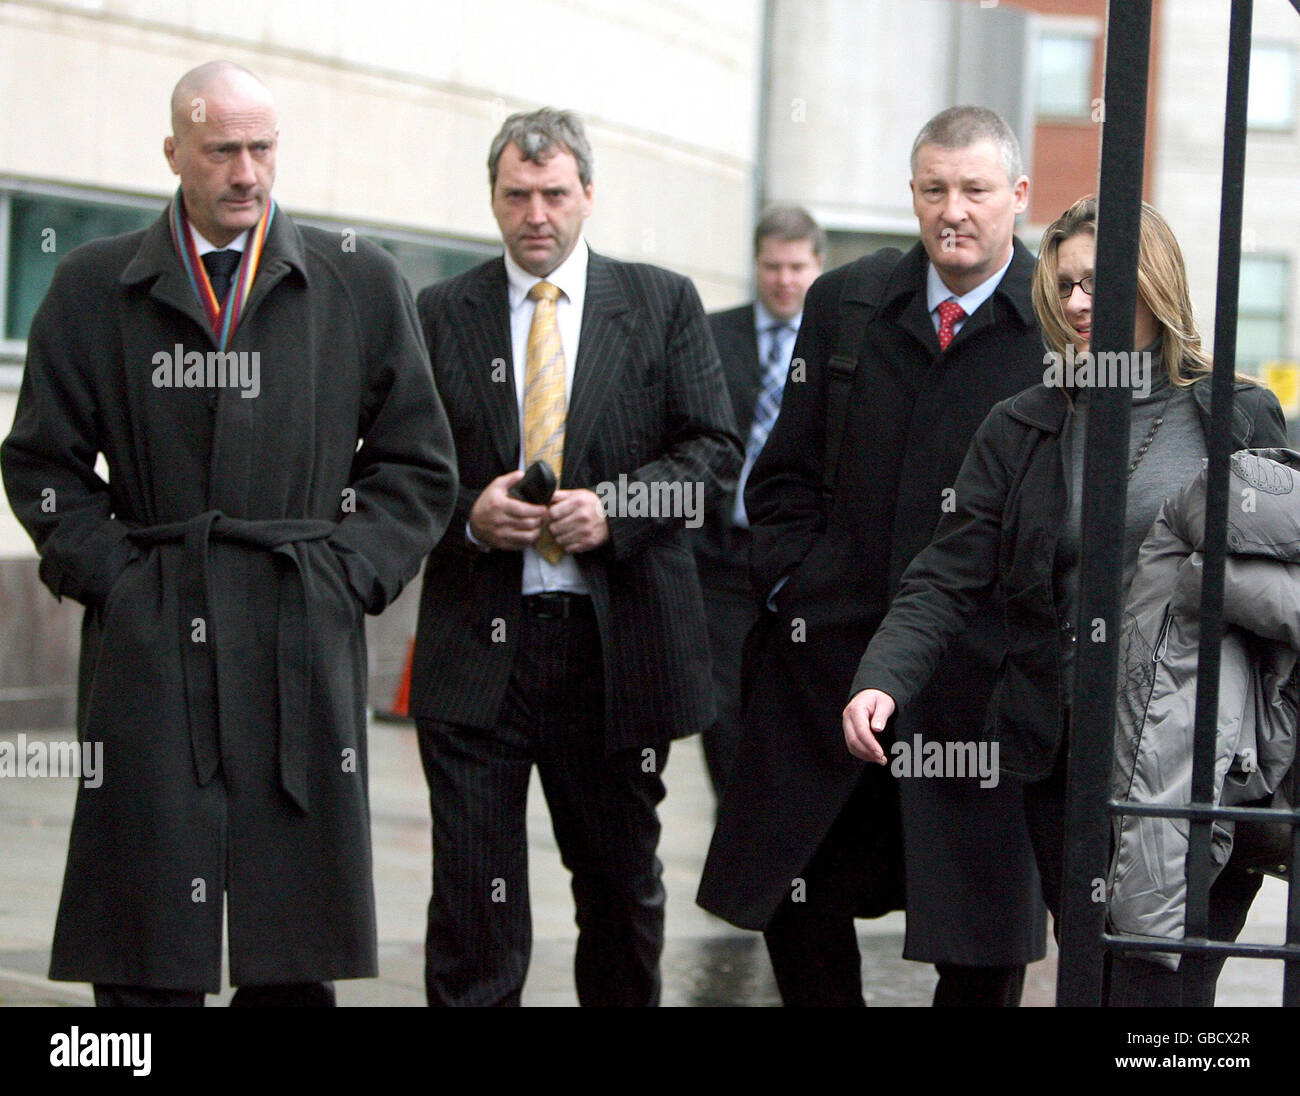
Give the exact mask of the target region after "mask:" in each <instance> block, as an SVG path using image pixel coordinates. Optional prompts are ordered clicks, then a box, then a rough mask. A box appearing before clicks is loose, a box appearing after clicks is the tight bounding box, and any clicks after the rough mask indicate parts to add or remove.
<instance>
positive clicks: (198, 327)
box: [0, 62, 456, 1005]
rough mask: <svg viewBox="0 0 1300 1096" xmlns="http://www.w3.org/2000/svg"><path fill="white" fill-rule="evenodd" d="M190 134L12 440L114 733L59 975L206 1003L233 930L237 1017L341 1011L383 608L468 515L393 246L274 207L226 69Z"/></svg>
mask: <svg viewBox="0 0 1300 1096" xmlns="http://www.w3.org/2000/svg"><path fill="white" fill-rule="evenodd" d="M172 125H173V132H172V135H171V136H170V137H168V138H167V139H166V141H165V142H164V151H165V153H166V155H167V158H168V162H169V163H170V164H171V166H172V169H173V170H174V171H175V172H176V173H177V174H178V175H179V176H180V180H181V182H180V191H179V193H178V194H177V195H176V197H175V198H173V200H172V202H171V204H170V206H169V207H168V209H167V210H166V211H165V212H164V214H163V215H162V216H161V217H160V218H159V219H158V220H157V221H156V222H155V223H154V225H153V226H152V227H150V228H147V229H145V230H143V231H141V232H136V233H131V234H129V235H126V236H118V237H114V238H112V239H107V240H97V241H95V242H93V243H90V244H87V245H86V246H84V247H81V248H78V249H76V250H75V251H73V252H72V253H71V254H70V255H68V257H67V258H66V259H64V261H63V262H62V263H61V264H60V265H59V268H58V270H57V271H56V273H55V276H54V282H53V284H52V285H51V287H50V291H49V293H48V294H47V296H46V298H45V300H44V301H43V302H42V304H41V307H40V309H39V311H38V312H37V314H36V317H35V319H34V320H33V322H32V328H31V334H30V336H29V339H28V355H27V368H26V370H25V372H24V375H23V385H22V391H21V393H20V395H19V398H18V413H17V416H16V418H15V421H14V428H13V432H12V433H11V434H10V435H9V437H8V439H6V441H5V443H4V446H3V449H2V450H0V457H2V458H3V466H4V479H5V487H6V489H7V491H8V492H9V498H10V500H11V502H12V503H13V508H14V513H15V514H16V515H17V516H18V518H19V519H20V520H21V521H22V522H23V524H24V525H25V526H26V528H27V529H28V531H29V532H30V533H31V534H32V538H33V540H34V541H35V542H36V547H37V550H38V551H39V552H40V556H41V569H40V571H41V578H42V579H43V580H44V581H45V583H46V585H48V586H49V587H50V589H51V590H52V591H53V593H54V594H55V595H56V596H59V597H71V598H74V599H75V600H77V601H79V602H81V603H83V604H84V605H85V607H86V613H85V620H84V623H83V626H82V645H81V667H80V680H79V691H78V719H77V724H78V726H77V729H78V733H79V735H80V737H81V738H82V740H83V741H85V742H95V743H102V744H103V760H104V772H103V774H102V784H101V786H99V787H97V788H91V787H86V786H83V787H81V788H79V789H78V795H77V808H76V814H75V815H74V817H73V823H72V836H71V840H70V842H69V846H68V866H67V872H66V874H65V876H64V884H63V895H62V899H61V901H60V904H59V915H58V923H57V925H56V927H55V933H54V948H53V954H52V957H51V961H50V977H51V978H54V979H64V980H72V981H88V982H92V983H94V984H95V999H96V1001H97V1002H98V1003H100V1004H116V1005H133V1004H142V1005H159V1004H175V1005H180V1004H187V1005H198V1004H202V1002H203V994H204V993H205V992H208V993H216V992H218V991H219V989H220V987H221V936H222V928H223V922H224V923H225V924H226V925H228V927H229V938H230V981H231V983H232V984H233V985H235V986H236V987H238V990H237V992H236V994H235V998H234V1002H233V1003H235V1004H239V1005H245V1004H324V1003H332V1002H333V988H332V986H330V985H329V983H330V982H331V980H333V979H338V978H363V977H373V976H374V975H376V974H377V973H378V970H377V947H376V939H375V908H374V884H373V881H372V873H371V855H370V819H369V800H368V794H369V793H368V789H367V786H366V778H367V766H366V645H365V631H364V627H363V614H364V613H366V612H370V613H378V612H380V611H381V610H382V609H383V608H384V606H385V605H387V604H388V603H389V602H391V601H392V600H393V598H395V597H396V596H397V594H398V592H399V591H400V590H401V588H402V586H403V584H404V583H405V582H407V581H409V580H410V579H411V578H413V577H414V576H415V575H416V574H417V573H418V571H419V568H420V561H421V560H422V558H423V557H424V555H425V553H426V552H427V551H428V550H429V548H430V547H431V546H432V545H433V544H434V542H435V541H436V540H437V538H438V536H439V535H440V534H441V533H442V530H443V528H444V527H445V526H446V523H447V520H448V518H449V517H450V514H451V508H452V504H453V501H454V499H455V495H456V475H455V467H454V455H453V452H452V448H451V434H450V430H449V429H448V424H447V419H446V416H445V415H444V413H443V410H442V405H441V404H440V402H439V400H438V394H437V392H436V390H435V389H434V384H433V376H432V374H431V372H430V370H429V362H428V357H427V355H426V354H425V352H424V347H423V344H422V342H421V340H420V336H419V329H418V326H417V323H416V317H415V307H414V302H412V300H411V294H410V291H409V290H408V289H407V288H406V283H405V282H404V281H403V280H402V277H401V274H400V273H399V272H398V270H397V267H396V265H395V264H394V263H393V261H392V260H391V259H390V258H389V257H388V256H387V255H386V254H385V253H384V252H383V251H382V250H381V249H380V248H378V247H376V246H374V245H373V244H370V243H367V242H366V241H363V240H355V241H353V243H354V244H355V245H356V246H355V247H351V246H348V247H344V246H342V241H341V240H340V238H339V236H338V235H337V234H336V233H328V232H324V231H322V230H319V229H312V228H306V227H300V226H298V225H295V224H294V222H293V221H292V220H291V219H290V218H289V216H288V215H287V214H286V213H285V212H284V211H283V210H279V209H277V208H276V207H275V205H274V202H273V200H272V198H271V186H272V183H273V182H274V179H275V151H276V140H277V134H278V130H277V127H276V112H275V105H274V102H273V101H272V99H271V95H270V92H269V91H268V90H267V89H266V88H265V87H264V86H263V85H262V83H261V82H260V81H259V80H258V79H257V78H256V77H255V76H253V75H252V73H249V72H247V71H246V70H244V69H241V68H239V67H238V66H235V65H232V64H230V63H228V62H213V63H211V64H208V65H203V66H201V67H199V68H197V69H195V70H193V71H192V72H190V73H187V74H186V75H185V76H184V77H182V78H181V81H180V82H179V83H178V84H177V85H176V89H175V91H174V93H173V96H172ZM98 454H102V455H103V457H104V459H105V461H106V462H107V466H108V477H107V480H105V479H103V478H101V477H100V476H99V474H98V473H97V472H96V469H95V464H96V457H97V455H98Z"/></svg>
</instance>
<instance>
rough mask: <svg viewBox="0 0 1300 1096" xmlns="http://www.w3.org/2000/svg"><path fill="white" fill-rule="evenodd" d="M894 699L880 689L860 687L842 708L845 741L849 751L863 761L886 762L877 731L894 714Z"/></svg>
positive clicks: (883, 727) (879, 763) (880, 763)
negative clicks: (860, 689) (858, 691)
mask: <svg viewBox="0 0 1300 1096" xmlns="http://www.w3.org/2000/svg"><path fill="white" fill-rule="evenodd" d="M894 707H895V705H894V698H893V697H892V696H890V695H889V694H888V693H882V692H881V691H880V690H879V689H863V690H862V692H860V693H858V694H857V696H855V697H854V698H853V699H852V700H850V701H849V704H848V707H847V708H845V709H844V743H845V745H847V746H848V748H849V753H851V754H852V755H853V756H854V757H856V758H859V759H860V760H862V761H871V762H873V763H875V764H877V765H883V764H884V763H885V751H884V750H883V749H882V748H881V745H880V743H879V742H877V741H876V734H878V733H879V732H881V731H883V730H884V729H885V724H886V723H887V722H889V717H890V716H891V715H893V714H894Z"/></svg>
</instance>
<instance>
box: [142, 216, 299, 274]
mask: <svg viewBox="0 0 1300 1096" xmlns="http://www.w3.org/2000/svg"><path fill="white" fill-rule="evenodd" d="M170 214H171V207H170V206H168V207H166V208H164V209H163V211H162V215H161V216H159V218H158V219H157V220H156V221H154V223H153V224H152V225H150V227H149V228H147V229H145V234H144V238H143V239H142V240H141V241H140V247H139V250H137V251H136V253H135V255H134V256H133V257H132V259H131V261H130V262H129V263H127V265H126V268H125V269H124V270H123V271H122V275H121V277H120V278H119V279H118V280H119V281H120V282H121V283H122V284H123V285H138V284H139V283H141V282H145V281H148V280H149V279H150V278H157V277H160V276H162V275H179V276H180V277H181V278H185V268H184V267H183V266H182V264H181V259H180V256H179V255H178V254H177V253H176V248H175V246H174V245H173V244H172V230H171V225H170V223H169V217H170ZM277 261H279V262H283V263H286V264H288V265H289V266H291V267H293V268H294V269H296V270H297V271H298V272H299V273H300V274H301V275H302V277H303V279H304V280H305V279H306V277H307V264H306V261H305V260H304V258H303V244H302V233H301V232H299V231H298V226H297V225H296V224H294V223H293V220H292V218H290V217H289V215H288V214H287V213H285V211H284V209H283V208H281V207H279V206H277V207H276V210H275V216H274V217H273V218H272V219H271V230H270V232H268V233H267V236H266V246H265V247H264V248H263V250H262V260H261V267H262V268H263V269H265V268H268V267H270V266H271V265H272V264H274V263H275V262H277Z"/></svg>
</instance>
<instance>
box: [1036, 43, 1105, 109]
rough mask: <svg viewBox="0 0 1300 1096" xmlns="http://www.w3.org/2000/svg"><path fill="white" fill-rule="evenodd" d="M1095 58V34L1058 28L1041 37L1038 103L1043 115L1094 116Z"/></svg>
mask: <svg viewBox="0 0 1300 1096" xmlns="http://www.w3.org/2000/svg"><path fill="white" fill-rule="evenodd" d="M1092 60H1093V39H1092V38H1091V37H1088V36H1086V35H1082V34H1068V33H1062V32H1060V31H1056V30H1051V31H1044V32H1043V33H1042V34H1040V35H1039V36H1038V62H1037V73H1036V91H1035V103H1034V105H1035V109H1036V111H1037V113H1038V115H1039V117H1050V118H1088V117H1090V115H1091V112H1092V86H1093V84H1092Z"/></svg>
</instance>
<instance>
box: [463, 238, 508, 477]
mask: <svg viewBox="0 0 1300 1096" xmlns="http://www.w3.org/2000/svg"><path fill="white" fill-rule="evenodd" d="M462 303H463V305H464V314H465V323H464V324H463V325H461V327H460V330H459V332H458V335H459V338H460V340H461V343H462V348H463V350H464V356H463V358H462V360H463V361H465V362H467V363H468V369H467V373H468V377H469V383H470V387H471V388H473V390H474V393H475V395H476V397H477V398H478V401H479V405H480V406H481V407H482V409H483V417H484V420H485V421H486V423H487V432H488V434H489V435H490V436H491V438H492V443H493V445H494V446H495V447H496V451H497V456H498V457H499V458H500V459H501V465H502V467H504V468H507V469H510V468H515V467H517V466H518V464H519V396H518V393H516V391H515V367H514V357H513V354H512V352H511V347H510V304H509V297H508V295H507V285H506V265H505V261H504V260H498V261H497V262H494V263H489V264H487V265H486V266H485V267H483V269H482V273H481V274H480V276H479V277H478V278H477V279H475V280H474V281H473V282H471V283H470V285H469V286H468V287H467V288H466V290H465V296H464V299H463V302H462ZM503 373H504V379H496V378H500V377H502V375H503Z"/></svg>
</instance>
